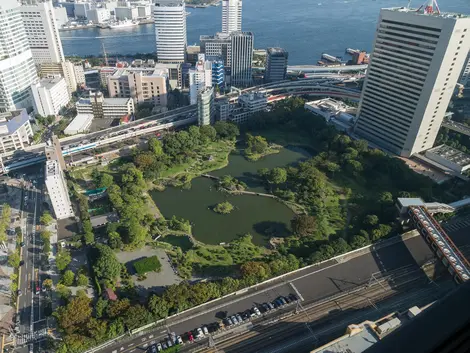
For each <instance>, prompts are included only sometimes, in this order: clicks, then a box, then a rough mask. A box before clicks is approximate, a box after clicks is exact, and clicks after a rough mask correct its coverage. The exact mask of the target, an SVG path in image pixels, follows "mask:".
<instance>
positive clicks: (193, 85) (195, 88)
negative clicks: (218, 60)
mask: <svg viewBox="0 0 470 353" xmlns="http://www.w3.org/2000/svg"><path fill="white" fill-rule="evenodd" d="M188 75H189V99H190V104H196V103H197V102H198V94H199V93H200V92H201V91H203V90H204V89H205V88H209V87H212V62H210V61H206V60H205V56H204V54H199V60H198V62H197V63H196V66H195V68H194V69H190V70H189V72H188Z"/></svg>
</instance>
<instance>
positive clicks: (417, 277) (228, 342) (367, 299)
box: [191, 264, 442, 353]
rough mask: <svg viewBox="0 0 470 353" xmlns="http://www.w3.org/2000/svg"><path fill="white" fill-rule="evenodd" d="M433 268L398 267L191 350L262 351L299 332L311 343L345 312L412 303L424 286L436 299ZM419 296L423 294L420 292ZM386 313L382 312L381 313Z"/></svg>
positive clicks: (232, 352)
mask: <svg viewBox="0 0 470 353" xmlns="http://www.w3.org/2000/svg"><path fill="white" fill-rule="evenodd" d="M435 269H436V268H435V267H434V264H430V265H427V266H426V267H425V268H422V269H421V268H414V269H412V268H410V267H406V268H402V269H397V270H396V271H393V272H391V273H389V274H386V275H384V276H382V277H381V278H376V279H375V280H374V281H371V282H370V283H368V284H366V285H364V286H361V287H359V288H357V289H355V290H351V291H349V292H347V293H340V294H339V295H336V296H334V297H330V298H328V299H325V300H324V301H320V302H318V301H316V302H312V303H303V305H298V306H297V308H296V309H295V310H293V309H292V310H290V312H285V313H284V314H282V315H281V317H278V318H272V319H268V320H263V321H258V322H255V323H254V326H253V328H252V329H251V330H250V331H247V332H245V333H242V334H239V335H231V336H230V337H221V338H218V337H214V343H215V345H214V346H213V347H212V348H207V347H205V348H204V347H200V348H197V349H195V350H191V351H192V352H196V351H197V352H211V353H212V352H214V353H215V352H230V353H238V352H240V353H241V352H243V353H246V352H258V351H263V350H265V349H266V346H267V345H269V346H272V345H277V344H280V343H285V340H286V339H287V338H292V337H293V336H297V335H299V334H302V333H303V334H304V336H307V338H304V340H308V336H310V337H311V340H310V343H311V344H313V343H315V342H316V341H318V338H317V335H318V333H315V332H317V331H318V330H319V329H321V327H325V326H327V325H328V324H331V323H332V322H333V321H341V317H344V314H345V313H346V312H348V311H349V312H359V311H361V310H364V309H365V308H370V307H372V308H374V309H375V310H379V311H380V309H379V308H378V307H377V305H376V304H375V303H378V302H384V301H387V300H390V299H392V298H394V297H395V298H396V299H397V300H398V302H397V303H395V307H400V305H401V304H400V300H401V303H402V304H403V305H405V306H406V305H409V303H410V302H411V301H410V297H412V296H413V295H414V296H416V294H413V293H419V292H418V291H419V290H423V288H424V290H425V291H426V293H425V294H426V297H427V298H433V300H435V299H438V298H439V295H441V294H442V293H438V292H439V291H437V290H436V287H434V285H432V284H431V285H429V283H430V280H429V277H428V276H431V275H433V274H434V272H435ZM426 287H427V288H426ZM403 293H404V294H403ZM418 295H419V296H420V297H422V295H421V294H418ZM416 299H419V298H415V301H416ZM423 304H424V303H423ZM389 310H390V311H394V310H392V309H389ZM390 311H389V312H390ZM387 313H388V312H382V313H381V314H382V315H385V314H387ZM349 323H350V322H349ZM341 325H342V326H343V328H344V327H345V325H347V323H341ZM314 330H315V332H314Z"/></svg>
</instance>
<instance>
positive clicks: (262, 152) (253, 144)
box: [243, 133, 282, 162]
mask: <svg viewBox="0 0 470 353" xmlns="http://www.w3.org/2000/svg"><path fill="white" fill-rule="evenodd" d="M245 142H246V146H245V149H244V151H243V152H244V155H245V158H246V159H248V160H249V161H252V162H254V161H257V160H259V159H260V158H263V157H264V156H267V155H269V154H273V153H279V150H280V148H282V146H279V145H274V144H271V145H270V144H269V143H268V141H267V140H266V138H264V137H263V136H253V135H251V134H249V133H247V134H246V136H245Z"/></svg>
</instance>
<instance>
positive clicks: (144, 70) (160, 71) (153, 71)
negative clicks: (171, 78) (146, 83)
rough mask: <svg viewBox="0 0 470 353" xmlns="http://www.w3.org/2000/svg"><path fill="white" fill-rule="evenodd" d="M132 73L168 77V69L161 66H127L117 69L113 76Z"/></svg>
mask: <svg viewBox="0 0 470 353" xmlns="http://www.w3.org/2000/svg"><path fill="white" fill-rule="evenodd" d="M133 73H137V74H142V76H156V77H165V78H166V77H168V71H167V70H166V69H165V68H163V67H155V66H153V67H128V68H123V69H117V70H116V72H114V74H113V75H112V76H113V77H120V76H126V75H130V74H133Z"/></svg>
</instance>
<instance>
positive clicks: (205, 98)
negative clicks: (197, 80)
mask: <svg viewBox="0 0 470 353" xmlns="http://www.w3.org/2000/svg"><path fill="white" fill-rule="evenodd" d="M214 108H215V107H214V88H213V87H208V88H206V89H204V90H203V91H201V92H199V94H198V97H197V120H198V123H199V126H202V125H210V124H212V122H213V119H214Z"/></svg>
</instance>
